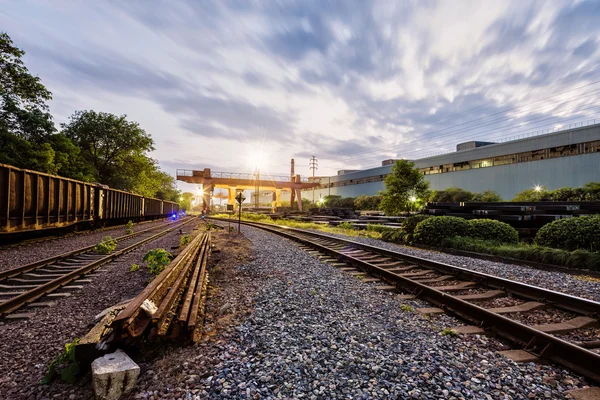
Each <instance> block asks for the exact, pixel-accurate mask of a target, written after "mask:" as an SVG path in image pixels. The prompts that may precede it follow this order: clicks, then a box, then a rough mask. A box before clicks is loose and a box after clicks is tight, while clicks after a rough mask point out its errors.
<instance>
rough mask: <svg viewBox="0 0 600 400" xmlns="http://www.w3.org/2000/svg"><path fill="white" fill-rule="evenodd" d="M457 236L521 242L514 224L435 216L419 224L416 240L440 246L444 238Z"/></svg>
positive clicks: (415, 235)
mask: <svg viewBox="0 0 600 400" xmlns="http://www.w3.org/2000/svg"><path fill="white" fill-rule="evenodd" d="M455 236H462V237H470V238H474V239H480V240H496V241H498V242H501V243H512V244H516V243H519V233H518V232H517V231H516V230H515V228H513V227H512V226H510V225H508V224H506V223H504V222H500V221H496V220H492V219H472V220H466V219H463V218H458V217H447V216H443V217H435V218H429V219H426V220H423V221H422V222H420V223H419V224H417V226H416V228H415V231H414V241H415V242H417V243H422V244H427V245H430V246H439V245H440V244H441V242H442V240H444V239H447V238H452V237H455Z"/></svg>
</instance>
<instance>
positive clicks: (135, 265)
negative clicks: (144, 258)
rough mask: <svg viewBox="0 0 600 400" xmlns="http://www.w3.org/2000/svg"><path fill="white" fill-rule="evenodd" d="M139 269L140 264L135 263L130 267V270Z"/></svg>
mask: <svg viewBox="0 0 600 400" xmlns="http://www.w3.org/2000/svg"><path fill="white" fill-rule="evenodd" d="M138 269H140V266H139V265H138V264H133V265H132V266H131V268H129V272H135V271H137V270H138Z"/></svg>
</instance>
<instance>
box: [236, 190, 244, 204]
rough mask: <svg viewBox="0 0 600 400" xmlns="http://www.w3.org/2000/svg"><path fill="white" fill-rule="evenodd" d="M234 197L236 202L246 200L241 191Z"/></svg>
mask: <svg viewBox="0 0 600 400" xmlns="http://www.w3.org/2000/svg"><path fill="white" fill-rule="evenodd" d="M235 199H236V200H237V202H238V203H240V204H242V203H243V202H244V200H246V196H244V193H243V192H239V193H238V195H237V196H235Z"/></svg>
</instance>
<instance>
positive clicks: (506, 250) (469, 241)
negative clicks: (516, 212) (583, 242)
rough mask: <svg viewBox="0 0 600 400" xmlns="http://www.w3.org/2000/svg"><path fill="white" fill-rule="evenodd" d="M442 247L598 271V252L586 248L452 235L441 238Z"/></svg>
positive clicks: (599, 264) (599, 258)
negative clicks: (563, 248) (554, 246)
mask: <svg viewBox="0 0 600 400" xmlns="http://www.w3.org/2000/svg"><path fill="white" fill-rule="evenodd" d="M441 247H442V248H444V247H445V248H452V249H456V250H463V251H471V252H475V253H482V254H490V255H495V256H500V257H509V258H514V259H518V260H524V261H533V262H538V263H544V264H553V265H559V266H563V267H569V268H579V269H591V270H596V271H600V253H596V252H591V251H587V250H581V249H579V250H574V251H568V250H562V249H553V248H550V247H541V246H535V245H529V244H525V243H519V244H516V245H508V244H503V243H499V242H495V241H490V240H478V239H473V238H464V237H453V238H449V239H444V240H442V243H441Z"/></svg>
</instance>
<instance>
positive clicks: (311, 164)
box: [308, 156, 319, 204]
mask: <svg viewBox="0 0 600 400" xmlns="http://www.w3.org/2000/svg"><path fill="white" fill-rule="evenodd" d="M308 166H309V168H310V169H312V177H313V181H314V178H315V171H316V170H318V169H319V160H317V157H315V156H312V157H311V158H310V162H309V163H308ZM312 197H313V199H312V202H313V204H315V188H314V187H313V190H312Z"/></svg>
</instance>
